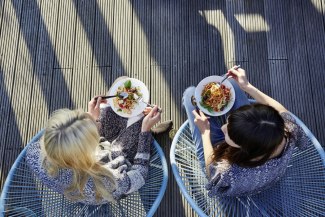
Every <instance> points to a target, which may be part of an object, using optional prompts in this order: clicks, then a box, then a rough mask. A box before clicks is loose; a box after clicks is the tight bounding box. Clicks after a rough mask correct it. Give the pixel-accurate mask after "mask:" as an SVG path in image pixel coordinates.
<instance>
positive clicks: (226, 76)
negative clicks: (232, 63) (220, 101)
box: [220, 65, 240, 85]
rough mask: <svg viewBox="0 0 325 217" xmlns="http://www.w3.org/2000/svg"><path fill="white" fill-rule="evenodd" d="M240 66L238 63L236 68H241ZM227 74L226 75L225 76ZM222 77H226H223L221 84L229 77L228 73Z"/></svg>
mask: <svg viewBox="0 0 325 217" xmlns="http://www.w3.org/2000/svg"><path fill="white" fill-rule="evenodd" d="M239 68H240V65H238V66H236V68H235V69H236V70H237V69H239ZM224 76H225V77H224ZM222 77H224V78H223V79H222V81H221V82H220V85H221V84H222V82H224V81H225V80H226V79H227V78H228V75H227V73H226V74H224V75H223V76H222Z"/></svg>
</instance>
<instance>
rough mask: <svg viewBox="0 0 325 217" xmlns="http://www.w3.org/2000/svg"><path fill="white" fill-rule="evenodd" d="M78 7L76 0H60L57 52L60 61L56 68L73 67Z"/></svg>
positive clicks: (55, 64)
mask: <svg viewBox="0 0 325 217" xmlns="http://www.w3.org/2000/svg"><path fill="white" fill-rule="evenodd" d="M76 11H77V9H76V7H75V4H74V0H65V1H60V4H59V17H58V24H57V33H56V41H55V53H56V55H57V57H58V61H57V62H55V63H54V68H56V69H57V68H72V67H73V57H74V55H73V54H74V49H75V37H76V19H77V14H76Z"/></svg>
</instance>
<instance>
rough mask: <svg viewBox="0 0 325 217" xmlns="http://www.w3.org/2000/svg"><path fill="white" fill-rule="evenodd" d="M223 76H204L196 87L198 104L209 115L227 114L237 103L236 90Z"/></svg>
mask: <svg viewBox="0 0 325 217" xmlns="http://www.w3.org/2000/svg"><path fill="white" fill-rule="evenodd" d="M222 79H223V77H221V76H209V77H206V78H204V79H203V80H202V81H201V82H200V83H199V84H198V85H197V87H196V88H195V94H194V95H195V99H196V103H197V106H198V107H199V108H200V109H201V110H202V111H203V112H204V113H205V114H207V115H210V116H220V115H224V114H226V113H227V112H228V111H229V110H230V109H231V108H232V106H233V105H234V103H235V90H234V87H233V86H232V84H231V83H230V82H229V81H228V80H224V81H223V82H222V84H221V85H220V82H221V81H222Z"/></svg>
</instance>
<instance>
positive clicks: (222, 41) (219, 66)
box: [201, 0, 233, 75]
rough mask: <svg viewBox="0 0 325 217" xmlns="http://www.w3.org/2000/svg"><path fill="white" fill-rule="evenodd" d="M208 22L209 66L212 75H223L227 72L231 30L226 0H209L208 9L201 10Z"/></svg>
mask: <svg viewBox="0 0 325 217" xmlns="http://www.w3.org/2000/svg"><path fill="white" fill-rule="evenodd" d="M201 13H202V15H203V16H204V18H205V20H206V22H207V23H208V26H207V27H208V44H209V45H208V47H209V49H207V50H208V58H209V63H208V66H209V68H210V70H209V71H210V74H211V75H222V74H224V73H225V72H226V69H227V64H226V63H227V62H228V57H227V56H228V43H229V40H231V39H233V38H232V37H229V38H228V35H229V34H228V33H229V31H230V28H229V25H228V23H227V20H226V15H227V8H226V1H214V0H209V1H208V3H207V6H206V10H204V11H203V12H201Z"/></svg>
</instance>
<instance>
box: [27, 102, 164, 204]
mask: <svg viewBox="0 0 325 217" xmlns="http://www.w3.org/2000/svg"><path fill="white" fill-rule="evenodd" d="M95 98H96V97H94V98H93V99H92V100H91V101H90V102H89V106H88V107H89V109H88V112H83V111H80V110H68V109H63V110H58V111H56V112H54V113H53V114H52V116H51V118H50V120H49V121H48V124H47V126H46V128H45V132H44V135H43V136H42V138H41V139H40V141H38V142H35V143H33V144H31V145H30V146H29V147H28V149H27V158H26V159H27V163H28V164H29V166H30V168H31V169H32V170H33V171H34V173H35V175H36V176H37V177H38V178H39V179H40V180H41V181H42V182H43V183H44V184H45V185H46V186H48V187H49V188H51V189H53V190H55V191H57V192H59V193H61V194H64V195H65V196H66V197H67V198H69V199H70V200H73V201H77V202H83V203H85V204H102V203H106V202H109V201H115V200H119V199H121V198H123V197H126V196H127V195H128V194H130V193H132V192H134V191H136V190H138V189H139V188H141V187H142V186H143V185H144V184H145V180H146V177H147V174H148V167H149V158H150V146H151V143H152V141H153V138H152V135H151V132H150V129H151V128H152V127H153V126H154V125H155V124H156V123H158V122H159V121H160V113H159V112H158V108H157V106H155V107H154V108H153V109H151V111H147V115H146V116H145V117H143V116H142V117H138V119H137V120H132V123H130V120H129V119H125V118H121V117H119V116H118V115H116V114H115V113H114V112H113V110H112V109H111V108H110V107H107V108H104V109H102V110H100V108H99V106H100V103H103V102H104V101H103V100H102V99H101V97H98V98H97V100H96V99H95Z"/></svg>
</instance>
